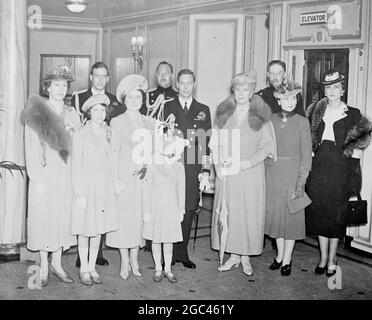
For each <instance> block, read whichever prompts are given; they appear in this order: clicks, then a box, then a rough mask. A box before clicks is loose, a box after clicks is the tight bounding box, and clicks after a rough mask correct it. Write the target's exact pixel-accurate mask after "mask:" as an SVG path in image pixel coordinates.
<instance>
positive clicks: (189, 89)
mask: <svg viewBox="0 0 372 320" xmlns="http://www.w3.org/2000/svg"><path fill="white" fill-rule="evenodd" d="M176 83H177V88H178V90H179V94H178V97H177V98H175V99H174V100H173V101H169V102H167V103H166V104H165V105H164V118H165V119H167V118H168V116H169V115H170V114H173V115H174V116H175V132H174V133H175V134H177V135H179V136H182V137H183V138H184V139H188V140H189V142H190V145H189V146H188V147H186V148H185V150H184V153H183V155H182V159H183V163H184V166H185V178H186V179H185V180H186V201H185V202H186V203H185V214H184V218H183V221H182V223H181V226H182V236H183V241H182V242H178V243H175V244H174V246H173V262H172V263H173V264H174V263H177V262H180V263H182V264H183V265H184V267H186V268H190V269H195V268H196V265H195V264H194V263H193V262H192V261H191V260H190V259H189V255H188V252H187V245H188V242H189V237H190V231H191V225H192V220H193V217H194V214H195V212H196V211H197V210H198V208H199V200H200V199H199V187H200V188H201V189H203V186H205V187H206V189H208V187H207V186H208V185H209V184H208V178H209V172H210V160H209V157H210V150H209V148H208V143H209V140H210V135H211V114H210V110H209V107H207V106H206V105H204V104H202V103H200V102H198V101H197V100H196V99H194V98H193V91H194V88H195V75H194V73H193V72H192V71H191V70H189V69H183V70H181V71H180V72H179V73H178V75H177V82H176ZM199 183H200V185H199Z"/></svg>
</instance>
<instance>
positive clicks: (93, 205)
mask: <svg viewBox="0 0 372 320" xmlns="http://www.w3.org/2000/svg"><path fill="white" fill-rule="evenodd" d="M106 129H107V130H109V129H108V128H106ZM72 184H73V187H74V195H75V196H74V200H73V212H72V234H76V235H84V236H86V237H95V236H97V235H100V234H104V233H106V232H110V231H114V230H117V229H118V222H117V216H116V210H115V194H114V184H113V176H112V151H111V146H110V145H109V142H108V140H107V138H106V137H104V136H97V135H96V134H95V133H94V131H93V129H92V123H91V122H90V121H88V122H87V124H86V125H85V126H84V127H83V128H81V129H80V130H79V131H77V132H76V133H75V135H74V138H73V148H72ZM78 196H81V197H86V198H87V208H86V209H82V208H80V207H79V206H78V205H77V197H78Z"/></svg>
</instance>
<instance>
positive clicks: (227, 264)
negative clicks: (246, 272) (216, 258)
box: [218, 257, 241, 271]
mask: <svg viewBox="0 0 372 320" xmlns="http://www.w3.org/2000/svg"><path fill="white" fill-rule="evenodd" d="M240 262H241V261H240V259H239V260H238V259H236V258H231V257H230V258H229V259H228V260H227V261H226V262H225V263H224V264H223V265H222V266H220V267H218V271H230V270H231V268H232V267H235V268H238V267H239V265H240Z"/></svg>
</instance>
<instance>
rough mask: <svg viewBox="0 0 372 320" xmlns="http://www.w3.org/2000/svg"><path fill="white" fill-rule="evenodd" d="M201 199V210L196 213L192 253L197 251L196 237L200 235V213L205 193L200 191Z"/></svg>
mask: <svg viewBox="0 0 372 320" xmlns="http://www.w3.org/2000/svg"><path fill="white" fill-rule="evenodd" d="M199 197H200V200H199V208H198V210H197V211H196V212H195V215H196V217H195V219H196V221H195V231H194V242H193V244H192V251H195V244H196V235H197V234H198V224H199V213H200V208H201V207H202V205H203V198H202V197H203V192H202V191H200V194H199Z"/></svg>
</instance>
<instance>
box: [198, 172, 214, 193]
mask: <svg viewBox="0 0 372 320" xmlns="http://www.w3.org/2000/svg"><path fill="white" fill-rule="evenodd" d="M210 188H211V186H210V184H209V174H208V173H199V190H200V191H202V192H203V191H208V190H210Z"/></svg>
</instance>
